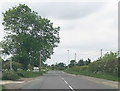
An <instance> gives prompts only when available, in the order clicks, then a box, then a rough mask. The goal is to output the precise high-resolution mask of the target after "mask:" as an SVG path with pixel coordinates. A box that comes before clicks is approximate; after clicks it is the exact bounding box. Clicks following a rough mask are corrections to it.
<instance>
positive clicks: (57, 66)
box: [55, 62, 66, 70]
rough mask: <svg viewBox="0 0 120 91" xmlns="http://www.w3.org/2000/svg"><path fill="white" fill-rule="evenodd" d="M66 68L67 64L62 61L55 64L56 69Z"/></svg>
mask: <svg viewBox="0 0 120 91" xmlns="http://www.w3.org/2000/svg"><path fill="white" fill-rule="evenodd" d="M65 68H66V64H64V63H62V62H60V63H58V64H56V65H55V69H58V70H64V69H65Z"/></svg>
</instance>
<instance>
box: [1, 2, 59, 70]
mask: <svg viewBox="0 0 120 91" xmlns="http://www.w3.org/2000/svg"><path fill="white" fill-rule="evenodd" d="M3 16H4V21H3V23H2V24H3V25H4V26H5V28H4V29H5V30H6V33H7V36H6V37H5V40H4V41H3V42H2V48H3V49H4V51H3V53H5V54H7V55H10V54H12V59H13V60H14V61H17V62H19V63H21V64H23V66H24V68H26V67H27V65H28V64H31V65H39V60H40V57H39V55H40V53H41V59H42V62H44V61H45V60H46V59H47V58H50V56H51V55H52V54H53V49H54V48H55V47H57V45H58V43H59V42H60V41H59V40H60V38H59V30H60V27H56V28H54V27H53V23H51V22H50V20H48V19H46V18H42V17H41V16H40V15H38V13H37V12H35V11H32V10H31V9H30V8H29V7H28V6H27V5H25V4H19V6H16V7H13V8H11V9H9V10H7V11H6V12H4V13H3Z"/></svg>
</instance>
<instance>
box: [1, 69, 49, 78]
mask: <svg viewBox="0 0 120 91" xmlns="http://www.w3.org/2000/svg"><path fill="white" fill-rule="evenodd" d="M47 71H48V70H41V71H40V72H33V71H17V72H15V71H7V72H3V75H2V80H18V79H20V78H32V77H38V76H41V75H43V74H45V73H46V72H47Z"/></svg>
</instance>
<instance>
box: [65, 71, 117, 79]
mask: <svg viewBox="0 0 120 91" xmlns="http://www.w3.org/2000/svg"><path fill="white" fill-rule="evenodd" d="M65 72H67V73H70V74H75V75H85V76H91V77H96V78H102V79H106V80H112V81H118V76H114V75H109V74H105V73H91V72H88V71H85V72H82V71H81V72H72V71H68V70H66V71H65Z"/></svg>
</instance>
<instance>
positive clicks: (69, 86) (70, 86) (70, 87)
mask: <svg viewBox="0 0 120 91" xmlns="http://www.w3.org/2000/svg"><path fill="white" fill-rule="evenodd" d="M59 76H60V75H59ZM60 78H61V79H62V80H63V81H64V82H65V83H66V84H67V85H68V87H69V88H70V89H71V90H72V91H74V89H73V87H72V86H70V85H69V84H68V82H67V81H66V80H65V79H64V78H63V77H61V76H60Z"/></svg>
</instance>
